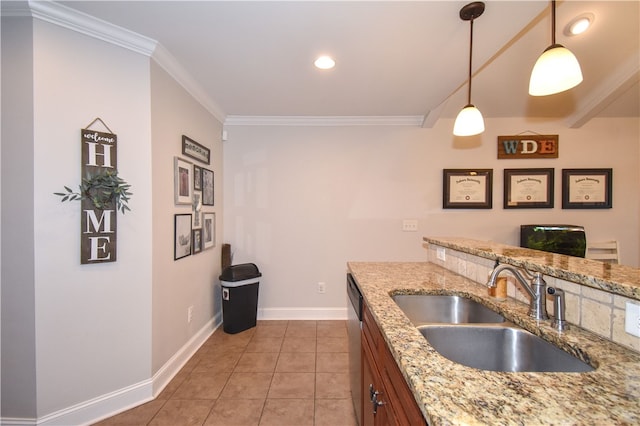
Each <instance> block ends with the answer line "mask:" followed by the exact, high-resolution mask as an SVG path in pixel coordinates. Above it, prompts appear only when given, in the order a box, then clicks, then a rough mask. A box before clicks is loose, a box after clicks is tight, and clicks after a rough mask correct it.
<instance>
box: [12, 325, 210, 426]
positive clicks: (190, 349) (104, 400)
mask: <svg viewBox="0 0 640 426" xmlns="http://www.w3.org/2000/svg"><path fill="white" fill-rule="evenodd" d="M221 323H222V312H219V313H218V314H217V315H216V316H215V317H214V318H212V319H211V320H210V321H209V322H207V323H206V324H205V325H204V327H202V328H201V329H200V330H199V331H198V332H197V333H196V334H195V335H194V336H193V337H192V338H191V339H190V340H189V341H188V342H187V343H186V344H185V345H184V346H183V347H182V348H180V350H179V351H178V352H176V353H175V354H174V355H173V356H172V357H171V358H170V359H169V360H168V361H167V362H166V363H165V364H164V365H163V366H162V367H161V368H160V369H159V370H158V371H157V372H156V374H154V375H153V377H152V378H150V379H147V380H143V381H141V382H139V383H135V384H133V385H131V386H127V387H125V388H122V389H118V390H116V391H114V392H110V393H108V394H105V395H101V396H99V397H97V398H93V399H90V400H88V401H84V402H82V403H80V404H76V405H74V406H71V407H67V408H65V409H62V410H59V411H56V412H54V413H51V414H48V415H46V416H44V417H40V418H38V419H32V418H8V417H5V418H3V417H0V425H3V426H5V425H6V426H40V425H46V426H69V425H90V424H92V423H95V422H97V421H100V420H102V419H105V418H107V417H111V416H114V415H116V414H118V413H121V412H123V411H126V410H129V409H131V408H134V407H137V406H138V405H140V404H144V403H145V402H148V401H151V400H152V399H154V398H155V397H156V396H158V394H159V393H160V392H162V390H163V389H164V388H165V386H166V385H167V384H169V382H170V381H171V379H173V377H174V376H175V375H176V374H178V372H179V371H180V369H181V368H182V367H183V366H184V365H185V364H186V363H187V361H189V359H190V358H191V357H192V356H193V354H194V353H195V352H196V351H197V350H198V349H199V348H200V346H202V344H203V343H204V342H206V340H207V339H208V338H209V336H211V334H213V332H214V331H215V330H216V329H217V328H218V327H219V326H220V324H221Z"/></svg>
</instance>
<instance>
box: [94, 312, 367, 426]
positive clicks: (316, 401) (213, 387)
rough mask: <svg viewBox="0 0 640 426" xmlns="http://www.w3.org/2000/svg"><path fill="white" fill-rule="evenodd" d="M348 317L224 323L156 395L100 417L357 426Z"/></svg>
mask: <svg viewBox="0 0 640 426" xmlns="http://www.w3.org/2000/svg"><path fill="white" fill-rule="evenodd" d="M347 350H348V349H347V328H346V323H345V322H344V321H258V324H257V326H256V327H253V328H251V329H249V330H246V331H243V332H241V333H237V334H226V333H224V331H223V330H222V326H221V327H220V328H219V329H218V330H216V331H215V332H214V333H213V335H212V336H211V337H210V338H209V339H208V340H207V341H206V342H205V343H204V344H203V345H202V347H201V348H200V349H199V350H198V351H197V352H196V353H195V354H194V356H193V357H192V358H191V359H190V360H189V361H188V362H187V364H186V365H185V366H184V367H183V368H182V370H180V372H179V373H178V374H177V375H176V376H175V377H174V378H173V380H172V381H171V382H170V383H169V384H168V385H167V387H166V388H165V389H164V390H163V391H162V392H161V393H160V395H158V397H157V398H156V399H154V400H153V401H150V402H148V403H146V404H143V405H141V406H139V407H136V408H133V409H131V410H128V411H125V412H123V413H121V414H118V415H116V416H114V417H110V418H108V419H105V420H103V421H101V422H99V423H97V425H100V426H114V425H149V426H163V425H167V426H190V425H204V426H214V425H224V426H227V425H228V426H232V425H243V426H244V425H246V426H249V425H254V426H267V425H277V426H287V425H291V426H306V425H309V426H322V425H327V426H355V424H356V420H355V415H354V412H353V407H352V404H351V399H350V391H349V373H348V352H347Z"/></svg>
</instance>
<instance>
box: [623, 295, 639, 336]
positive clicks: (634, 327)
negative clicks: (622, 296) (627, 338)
mask: <svg viewBox="0 0 640 426" xmlns="http://www.w3.org/2000/svg"><path fill="white" fill-rule="evenodd" d="M624 331H626V332H627V333H629V334H631V335H633V336H637V337H640V305H636V304H635V303H631V302H627V309H626V312H625V315H624Z"/></svg>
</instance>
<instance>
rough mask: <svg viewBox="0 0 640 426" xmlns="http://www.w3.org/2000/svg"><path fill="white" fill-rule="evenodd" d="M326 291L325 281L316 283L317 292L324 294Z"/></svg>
mask: <svg viewBox="0 0 640 426" xmlns="http://www.w3.org/2000/svg"><path fill="white" fill-rule="evenodd" d="M326 291H327V286H326V284H325V283H322V282H320V283H318V293H320V294H324V293H325V292H326Z"/></svg>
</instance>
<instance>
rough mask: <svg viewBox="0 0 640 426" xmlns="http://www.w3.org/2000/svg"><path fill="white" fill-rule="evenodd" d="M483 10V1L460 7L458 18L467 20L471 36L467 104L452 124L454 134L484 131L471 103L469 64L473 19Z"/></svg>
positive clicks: (471, 53)
mask: <svg viewBox="0 0 640 426" xmlns="http://www.w3.org/2000/svg"><path fill="white" fill-rule="evenodd" d="M483 12H484V3H483V2H481V1H476V2H473V3H469V4H467V5H465V6H463V7H462V9H460V19H462V20H463V21H469V23H470V28H471V36H470V42H469V91H468V92H467V105H466V106H465V107H464V108H462V110H461V111H460V112H459V113H458V117H456V121H455V123H454V125H453V134H454V135H456V136H473V135H478V134H480V133H482V132H484V119H483V118H482V114H481V113H480V110H479V109H478V108H476V107H475V106H474V105H473V104H472V103H471V65H472V61H471V60H472V57H473V21H474V19H476V18H477V17H479V16H480V15H482V13H483Z"/></svg>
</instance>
